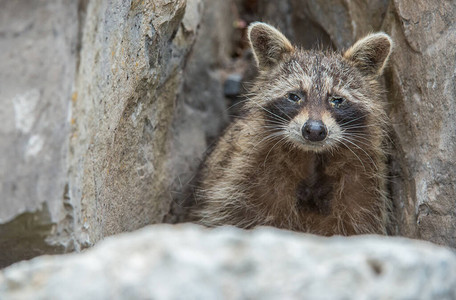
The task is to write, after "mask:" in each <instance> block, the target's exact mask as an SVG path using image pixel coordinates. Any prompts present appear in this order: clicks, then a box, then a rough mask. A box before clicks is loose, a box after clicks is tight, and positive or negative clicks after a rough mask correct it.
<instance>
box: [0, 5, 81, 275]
mask: <svg viewBox="0 0 456 300" xmlns="http://www.w3.org/2000/svg"><path fill="white" fill-rule="evenodd" d="M77 24H78V15H77V3H76V1H70V0H68V1H66V0H64V1H54V0H52V1H22V0H21V1H0V66H1V68H0V120H1V121H0V122H1V127H0V195H1V196H0V207H1V208H0V267H1V266H3V265H5V264H6V263H8V262H11V261H14V259H15V258H16V259H17V253H21V256H19V257H22V258H30V257H33V256H36V255H39V254H42V253H49V252H51V253H52V252H55V251H61V250H62V248H65V247H68V248H71V247H72V246H71V242H70V241H69V240H67V239H66V240H65V241H63V240H61V241H59V242H56V241H52V237H51V236H57V235H65V232H64V228H65V226H64V224H66V222H67V220H66V217H67V213H68V210H67V209H68V207H67V205H66V204H65V186H66V185H67V184H68V177H67V175H66V173H67V166H66V159H67V152H68V140H69V139H68V135H69V131H70V126H69V125H70V124H69V120H68V115H69V107H70V105H71V90H72V85H73V80H74V74H75V69H76V45H77V36H78V25H77ZM57 223H59V224H60V226H56V224H57ZM56 243H57V244H56Z"/></svg>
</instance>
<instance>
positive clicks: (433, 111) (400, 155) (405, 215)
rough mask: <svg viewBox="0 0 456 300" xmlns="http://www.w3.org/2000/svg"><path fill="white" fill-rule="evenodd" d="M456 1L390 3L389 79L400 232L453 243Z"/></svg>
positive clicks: (455, 229) (455, 220) (455, 232)
mask: <svg viewBox="0 0 456 300" xmlns="http://www.w3.org/2000/svg"><path fill="white" fill-rule="evenodd" d="M455 16H456V5H455V4H454V3H453V2H445V3H442V2H439V1H414V2H413V3H412V2H410V3H406V2H402V1H394V5H392V9H391V10H390V12H389V14H388V16H387V19H386V20H385V24H386V25H387V27H386V29H387V31H388V32H390V33H391V36H392V38H393V40H394V41H395V47H394V53H393V56H392V58H391V64H390V69H389V72H388V73H387V83H388V86H389V90H390V93H389V99H390V102H391V111H390V116H391V119H392V124H393V127H394V136H393V142H394V147H395V151H394V152H393V161H394V163H393V166H392V175H393V177H392V179H393V181H392V193H393V195H392V196H393V199H394V201H395V205H396V210H395V211H396V213H397V219H398V220H399V225H398V228H399V233H400V234H401V235H405V236H412V237H418V238H422V239H425V240H429V241H433V242H435V243H438V244H443V245H450V246H452V247H456V215H455V207H456V181H455V178H456V135H455V132H456V123H455V121H454V120H456V104H455V101H454V99H455V98H456V88H455V82H456V62H455V57H456V29H455V27H454V26H453V24H454V22H453V20H454V18H455Z"/></svg>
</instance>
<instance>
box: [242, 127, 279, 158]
mask: <svg viewBox="0 0 456 300" xmlns="http://www.w3.org/2000/svg"><path fill="white" fill-rule="evenodd" d="M283 135H284V132H282V131H278V132H273V133H271V134H268V135H267V136H265V137H263V138H262V139H261V140H260V141H259V142H257V143H256V144H255V145H254V146H253V147H252V149H251V150H250V152H249V156H250V154H251V153H252V152H253V151H254V150H255V148H256V147H257V146H258V145H260V144H261V143H263V142H266V141H270V140H273V139H274V138H276V137H280V136H283Z"/></svg>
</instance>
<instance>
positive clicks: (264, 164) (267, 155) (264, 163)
mask: <svg viewBox="0 0 456 300" xmlns="http://www.w3.org/2000/svg"><path fill="white" fill-rule="evenodd" d="M286 138H287V136H284V137H283V138H281V139H280V140H279V141H278V142H277V143H275V144H274V146H272V147H271V149H269V151H268V153H267V154H266V157H265V158H264V162H263V167H266V161H267V160H268V157H269V154H270V153H271V151H272V149H274V147H275V146H277V144H279V143H280V142H282V141H283V140H284V139H286Z"/></svg>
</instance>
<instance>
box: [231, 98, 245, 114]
mask: <svg viewBox="0 0 456 300" xmlns="http://www.w3.org/2000/svg"><path fill="white" fill-rule="evenodd" d="M247 101H249V99H244V100H240V101H238V102H236V103H234V104H233V105H231V106H229V107H227V108H226V111H228V110H230V109H232V108H233V107H235V106H237V105H239V104H243V103H245V102H247Z"/></svg>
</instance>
